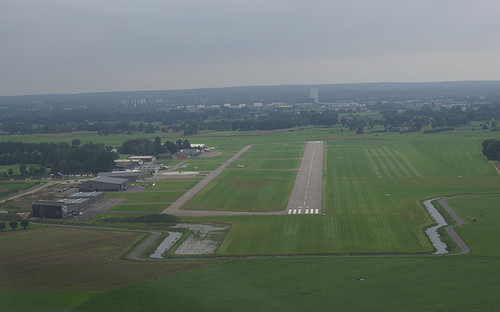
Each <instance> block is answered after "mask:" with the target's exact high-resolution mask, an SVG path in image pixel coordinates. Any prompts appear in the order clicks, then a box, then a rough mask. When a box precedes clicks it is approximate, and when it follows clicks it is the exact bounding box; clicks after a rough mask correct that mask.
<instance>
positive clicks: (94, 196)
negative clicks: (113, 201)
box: [68, 192, 104, 204]
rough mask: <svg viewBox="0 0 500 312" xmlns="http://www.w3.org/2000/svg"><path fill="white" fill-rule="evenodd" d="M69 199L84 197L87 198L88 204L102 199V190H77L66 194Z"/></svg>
mask: <svg viewBox="0 0 500 312" xmlns="http://www.w3.org/2000/svg"><path fill="white" fill-rule="evenodd" d="M68 198H70V199H78V198H85V199H88V200H89V203H90V204H95V203H97V202H98V201H100V200H101V199H104V194H103V193H102V192H78V193H74V194H71V195H69V196H68Z"/></svg>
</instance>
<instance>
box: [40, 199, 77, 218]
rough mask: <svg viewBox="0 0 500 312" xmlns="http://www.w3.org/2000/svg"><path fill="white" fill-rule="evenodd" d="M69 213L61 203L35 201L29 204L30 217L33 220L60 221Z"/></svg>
mask: <svg viewBox="0 0 500 312" xmlns="http://www.w3.org/2000/svg"><path fill="white" fill-rule="evenodd" d="M69 214H70V212H69V211H68V208H67V207H66V205H65V204H64V202H62V201H51V200H37V201H34V202H33V203H32V204H31V216H32V217H35V218H55V219H62V218H64V217H66V216H68V215H69Z"/></svg>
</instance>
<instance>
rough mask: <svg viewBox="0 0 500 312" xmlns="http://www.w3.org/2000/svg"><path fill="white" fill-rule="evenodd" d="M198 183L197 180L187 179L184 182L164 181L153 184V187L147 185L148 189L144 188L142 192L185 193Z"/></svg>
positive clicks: (150, 184)
mask: <svg viewBox="0 0 500 312" xmlns="http://www.w3.org/2000/svg"><path fill="white" fill-rule="evenodd" d="M198 182H200V180H199V179H189V180H184V181H182V180H181V181H177V180H175V181H169V180H166V181H164V182H155V185H154V186H153V185H152V184H153V183H147V184H148V185H149V187H148V188H145V189H144V190H143V192H159V191H185V190H189V189H190V188H192V187H193V186H195V185H196V184H198Z"/></svg>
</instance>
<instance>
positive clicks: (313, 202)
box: [286, 141, 323, 214]
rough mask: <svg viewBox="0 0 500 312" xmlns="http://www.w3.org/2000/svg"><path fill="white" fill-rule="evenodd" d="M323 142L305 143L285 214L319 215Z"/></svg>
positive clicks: (321, 189)
mask: <svg viewBox="0 0 500 312" xmlns="http://www.w3.org/2000/svg"><path fill="white" fill-rule="evenodd" d="M322 191H323V141H310V142H307V145H306V149H305V151H304V156H303V157H302V161H301V163H300V167H299V172H298V173H297V177H296V178H295V183H294V185H293V189H292V193H291V195H290V199H289V200H288V205H287V207H286V213H287V214H321V194H322Z"/></svg>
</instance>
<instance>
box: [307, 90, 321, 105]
mask: <svg viewBox="0 0 500 312" xmlns="http://www.w3.org/2000/svg"><path fill="white" fill-rule="evenodd" d="M309 97H310V98H311V99H313V100H314V103H319V95H318V89H317V88H314V89H309Z"/></svg>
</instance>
